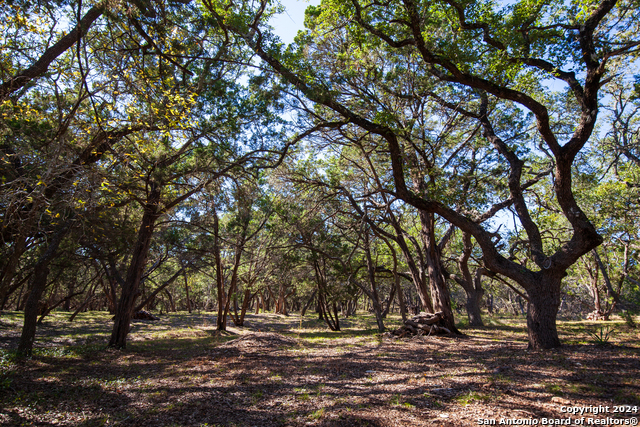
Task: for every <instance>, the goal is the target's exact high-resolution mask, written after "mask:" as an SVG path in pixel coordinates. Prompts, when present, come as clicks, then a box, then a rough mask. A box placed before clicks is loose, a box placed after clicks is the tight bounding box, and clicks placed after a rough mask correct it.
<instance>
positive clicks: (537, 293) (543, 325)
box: [527, 274, 562, 349]
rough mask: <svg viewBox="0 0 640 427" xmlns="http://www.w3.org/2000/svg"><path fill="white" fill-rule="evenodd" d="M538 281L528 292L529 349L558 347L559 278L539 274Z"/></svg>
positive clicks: (560, 279)
mask: <svg viewBox="0 0 640 427" xmlns="http://www.w3.org/2000/svg"><path fill="white" fill-rule="evenodd" d="M540 276H541V277H540V281H539V282H538V283H537V285H536V286H535V287H533V286H532V287H531V288H530V290H529V291H528V294H529V304H528V307H527V328H528V332H529V348H532V349H535V348H544V349H547V348H555V347H559V346H560V338H559V337H558V330H557V328H556V317H557V315H558V308H559V307H560V284H561V281H562V278H561V277H553V276H551V275H546V274H540Z"/></svg>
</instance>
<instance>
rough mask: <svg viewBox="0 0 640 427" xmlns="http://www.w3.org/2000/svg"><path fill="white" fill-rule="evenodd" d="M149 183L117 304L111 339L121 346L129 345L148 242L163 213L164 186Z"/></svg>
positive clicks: (147, 252)
mask: <svg viewBox="0 0 640 427" xmlns="http://www.w3.org/2000/svg"><path fill="white" fill-rule="evenodd" d="M149 187H150V189H149V193H148V195H147V201H146V203H145V205H144V214H143V215H142V221H141V223H140V229H139V230H138V238H137V240H136V244H135V246H134V247H133V253H132V254H131V263H130V264H129V269H128V270H127V277H126V279H125V281H124V285H123V286H122V293H121V294H120V299H119V300H118V306H117V308H116V316H115V321H114V325H113V331H112V333H111V339H110V340H109V347H114V348H118V349H121V348H125V347H126V346H127V335H128V334H129V324H130V323H131V317H132V316H133V310H134V307H135V302H136V299H137V298H138V293H139V287H140V279H141V278H142V273H143V272H144V268H145V266H146V264H147V257H148V254H149V245H150V244H151V238H152V237H153V231H154V228H155V224H156V221H157V219H158V217H159V216H160V213H159V205H160V194H161V191H162V188H161V186H159V185H157V184H155V183H151V184H150V186H149Z"/></svg>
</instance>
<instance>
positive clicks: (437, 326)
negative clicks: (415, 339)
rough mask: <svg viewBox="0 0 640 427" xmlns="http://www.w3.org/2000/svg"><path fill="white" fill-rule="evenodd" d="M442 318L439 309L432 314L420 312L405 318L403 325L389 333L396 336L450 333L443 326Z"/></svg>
mask: <svg viewBox="0 0 640 427" xmlns="http://www.w3.org/2000/svg"><path fill="white" fill-rule="evenodd" d="M443 319H444V316H443V314H442V312H441V311H439V312H437V313H433V314H431V313H425V312H421V313H420V314H418V315H417V316H413V317H412V318H411V319H407V320H405V321H404V325H402V326H401V327H400V328H398V329H396V330H395V331H393V332H391V334H392V335H393V336H395V337H398V338H404V337H407V336H421V335H438V334H440V335H442V334H449V335H451V331H450V330H449V329H447V328H446V327H445V326H444V322H443Z"/></svg>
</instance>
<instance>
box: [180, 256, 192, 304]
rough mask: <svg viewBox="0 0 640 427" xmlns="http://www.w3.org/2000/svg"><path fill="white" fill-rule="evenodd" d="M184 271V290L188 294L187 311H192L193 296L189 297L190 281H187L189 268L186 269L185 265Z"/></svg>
mask: <svg viewBox="0 0 640 427" xmlns="http://www.w3.org/2000/svg"><path fill="white" fill-rule="evenodd" d="M182 272H183V275H184V291H185V293H186V294H187V311H188V312H189V313H191V298H190V297H189V282H188V281H187V270H185V268H184V266H183V267H182Z"/></svg>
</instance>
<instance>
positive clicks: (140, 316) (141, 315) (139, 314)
mask: <svg viewBox="0 0 640 427" xmlns="http://www.w3.org/2000/svg"><path fill="white" fill-rule="evenodd" d="M133 318H134V319H136V320H160V318H159V317H158V316H154V315H153V314H151V313H149V312H148V311H145V310H139V311H136V312H135V313H133Z"/></svg>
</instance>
